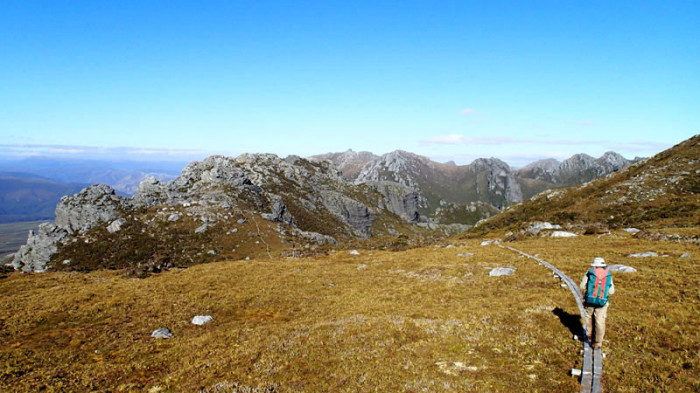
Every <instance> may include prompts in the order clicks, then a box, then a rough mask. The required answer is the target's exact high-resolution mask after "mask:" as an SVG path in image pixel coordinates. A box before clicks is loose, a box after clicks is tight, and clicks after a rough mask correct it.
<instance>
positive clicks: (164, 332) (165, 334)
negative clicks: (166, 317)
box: [151, 328, 173, 338]
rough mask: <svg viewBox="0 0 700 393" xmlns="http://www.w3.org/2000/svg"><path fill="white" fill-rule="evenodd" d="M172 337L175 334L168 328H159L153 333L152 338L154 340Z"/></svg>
mask: <svg viewBox="0 0 700 393" xmlns="http://www.w3.org/2000/svg"><path fill="white" fill-rule="evenodd" d="M172 336H173V332H171V331H170V329H168V328H159V329H156V330H154V331H153V333H151V337H153V338H170V337H172Z"/></svg>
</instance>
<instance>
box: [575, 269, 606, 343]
mask: <svg viewBox="0 0 700 393" xmlns="http://www.w3.org/2000/svg"><path fill="white" fill-rule="evenodd" d="M579 288H580V289H581V293H582V294H583V299H584V311H585V313H586V318H585V319H584V321H583V328H584V333H585V335H586V339H587V340H588V341H589V342H593V340H595V341H594V342H593V348H600V347H601V346H602V345H603V337H604V336H605V318H606V317H607V315H608V306H609V305H610V301H609V299H608V296H609V295H612V294H613V293H615V284H613V279H612V275H611V274H610V271H609V270H608V265H607V264H606V263H605V259H603V258H601V257H595V258H593V263H591V269H590V270H588V271H587V272H586V274H584V276H583V279H582V280H581V284H579ZM594 319H595V331H594V330H593V320H594ZM594 332H595V334H594Z"/></svg>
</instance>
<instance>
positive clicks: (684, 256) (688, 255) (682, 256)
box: [681, 252, 692, 258]
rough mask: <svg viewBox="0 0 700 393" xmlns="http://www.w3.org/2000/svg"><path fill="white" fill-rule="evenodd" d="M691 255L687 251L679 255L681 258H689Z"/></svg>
mask: <svg viewBox="0 0 700 393" xmlns="http://www.w3.org/2000/svg"><path fill="white" fill-rule="evenodd" d="M690 257H692V255H690V254H688V253H687V252H686V253H685V254H683V255H681V258H690Z"/></svg>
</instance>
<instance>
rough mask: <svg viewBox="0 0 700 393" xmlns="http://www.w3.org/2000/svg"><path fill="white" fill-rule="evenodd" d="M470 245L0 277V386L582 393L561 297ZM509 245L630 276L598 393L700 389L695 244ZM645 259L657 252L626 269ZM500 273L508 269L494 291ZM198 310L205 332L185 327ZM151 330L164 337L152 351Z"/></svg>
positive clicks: (571, 310) (551, 283)
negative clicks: (495, 273)
mask: <svg viewBox="0 0 700 393" xmlns="http://www.w3.org/2000/svg"><path fill="white" fill-rule="evenodd" d="M480 241H481V239H476V240H469V241H465V242H464V243H462V244H457V247H452V248H435V247H429V248H418V249H412V250H408V251H402V252H388V251H371V250H360V255H359V256H355V255H351V254H349V253H348V252H347V251H337V252H333V253H330V254H329V255H328V256H319V257H313V258H302V259H293V258H274V259H268V258H265V257H263V258H259V259H256V260H251V261H223V262H217V263H210V264H204V265H197V266H194V267H191V268H188V269H186V270H174V271H169V272H165V273H162V274H159V275H155V276H151V277H148V278H146V279H133V278H126V277H124V276H122V275H120V274H119V273H118V272H114V271H104V270H103V271H97V272H92V273H89V274H82V273H76V272H51V273H44V274H18V273H13V274H10V275H9V277H8V278H4V279H1V280H0V332H1V333H0V390H2V391H4V392H25V391H39V390H45V391H55V392H81V391H93V390H97V391H115V392H120V391H123V392H128V391H133V392H137V391H138V392H140V391H151V392H195V391H198V390H200V389H203V391H212V392H213V391H218V392H222V391H223V392H234V391H238V392H240V391H252V390H244V388H246V387H248V388H251V387H258V388H261V390H260V391H262V388H264V387H268V388H270V389H274V390H273V391H275V392H321V391H333V392H370V391H383V392H422V391H430V392H483V391H491V392H514V391H528V392H572V391H577V386H578V382H577V381H576V379H575V378H572V377H570V376H569V375H568V372H569V370H570V369H571V368H572V367H579V368H580V366H581V364H580V363H581V356H580V355H579V349H580V345H581V344H580V342H577V341H574V340H572V334H573V332H578V329H580V325H579V322H578V317H577V316H576V313H577V308H576V305H575V302H574V300H573V297H572V296H571V295H570V293H569V292H568V290H567V289H565V288H562V287H561V286H560V281H559V280H557V279H555V278H553V277H552V274H551V273H550V271H549V270H547V269H546V268H544V267H542V266H539V265H538V264H537V263H535V262H534V261H531V260H528V259H525V258H522V257H519V256H518V255H517V254H515V253H512V252H510V251H507V250H503V249H500V248H498V247H496V246H495V245H491V246H485V247H482V246H480V245H479V243H480ZM509 245H512V246H514V247H516V248H519V249H522V250H523V251H526V252H528V253H531V254H539V255H540V256H541V257H542V258H544V259H546V260H548V261H550V262H552V263H553V264H555V265H556V266H558V267H559V268H561V269H562V270H563V271H564V272H565V273H566V274H568V275H570V276H571V277H572V278H574V279H575V280H578V279H580V276H581V275H582V274H583V272H584V271H585V270H586V269H587V266H588V263H589V262H590V260H591V259H592V258H593V257H594V256H598V255H600V256H603V257H605V258H606V259H607V260H608V261H610V262H611V263H624V264H627V265H631V266H633V267H635V268H637V269H638V270H639V271H638V272H637V273H628V274H615V275H614V279H615V284H616V287H617V293H616V294H615V295H614V297H613V300H612V305H611V306H610V312H609V317H608V333H607V335H606V342H605V347H604V349H605V352H606V353H607V357H606V364H605V377H604V383H605V386H606V391H609V392H640V391H657V392H681V391H698V390H700V378H699V377H698V375H699V374H698V369H699V368H700V359H699V358H698V357H697V353H698V351H700V331H699V330H698V329H697V326H698V325H699V324H700V312H698V310H700V292H698V288H700V263H698V262H699V260H698V255H700V252H698V249H697V247H695V246H690V245H688V244H684V243H672V242H652V241H647V240H640V239H634V238H632V237H631V236H630V235H629V234H627V233H624V232H621V231H620V232H615V233H613V234H612V235H608V236H602V237H596V236H581V237H578V238H573V239H553V238H535V239H528V240H525V241H516V242H512V243H509ZM689 247H691V249H689ZM643 251H656V252H657V253H659V254H660V255H664V254H666V255H668V256H667V257H658V258H648V259H639V258H628V257H626V255H627V254H629V253H632V252H643ZM465 252H468V253H473V255H472V256H467V257H464V256H458V255H457V254H460V253H465ZM686 252H691V253H692V254H693V257H692V258H690V259H686V258H683V259H681V258H679V256H680V255H681V254H682V253H686ZM495 267H513V268H515V269H516V273H515V274H514V275H513V276H509V277H489V275H488V273H489V268H495ZM207 314H208V315H211V316H213V318H214V320H213V322H211V323H210V324H207V325H204V326H195V325H192V324H190V320H191V319H192V317H194V316H195V315H207ZM160 327H167V328H170V329H171V330H172V331H173V333H174V336H173V338H171V339H168V340H157V339H153V338H151V337H150V334H151V332H152V331H153V330H155V329H157V328H160ZM233 386H238V387H239V388H234V387H233ZM217 389H218V390H217Z"/></svg>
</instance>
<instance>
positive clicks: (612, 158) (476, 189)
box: [311, 150, 635, 224]
mask: <svg viewBox="0 0 700 393" xmlns="http://www.w3.org/2000/svg"><path fill="white" fill-rule="evenodd" d="M311 159H313V160H329V161H331V162H333V163H335V164H336V165H337V166H338V168H339V169H340V170H341V171H343V168H347V167H350V168H351V171H350V172H349V173H343V175H344V176H346V177H347V178H348V179H350V180H352V181H354V182H355V184H369V185H376V184H381V183H383V182H388V183H391V184H397V183H398V184H400V185H402V186H404V187H406V189H407V190H412V191H414V192H415V193H416V194H417V196H418V199H417V204H418V210H419V212H420V214H421V215H423V216H425V217H427V218H428V220H429V221H433V222H460V223H463V224H474V223H475V222H477V221H478V219H479V218H477V219H476V220H475V218H476V217H488V216H492V215H493V214H496V213H497V212H499V211H501V210H503V209H504V208H506V207H508V206H510V205H513V204H516V203H520V202H522V201H523V200H525V199H528V198H530V197H532V196H533V195H535V194H538V193H540V192H542V191H544V190H547V189H557V188H562V187H566V186H570V185H577V184H582V183H584V182H587V181H590V180H592V179H595V178H598V177H601V176H605V175H607V174H609V173H613V172H615V171H618V170H620V169H624V168H626V167H628V166H629V165H630V164H632V163H633V162H635V161H634V160H627V159H625V158H624V157H622V156H621V155H619V154H617V153H614V152H608V153H605V154H604V155H603V156H602V157H600V158H597V159H596V158H593V157H591V156H588V155H585V154H577V155H574V156H572V157H571V158H569V159H567V160H565V161H563V162H559V161H557V160H553V159H550V160H542V161H537V162H534V163H532V164H530V165H528V166H526V167H524V168H522V169H519V170H516V169H513V168H511V167H510V166H509V165H508V164H506V163H505V162H503V161H501V160H499V159H496V158H481V159H477V160H475V161H474V162H472V163H471V164H469V165H461V166H459V165H455V164H454V163H446V164H442V163H438V162H434V161H432V160H430V159H428V158H427V157H423V156H419V155H416V154H413V153H409V152H406V151H402V150H397V151H394V152H391V153H388V154H384V155H382V156H380V157H377V156H373V155H371V153H366V152H361V153H356V152H353V151H352V150H349V151H347V152H345V153H329V154H326V155H321V156H314V157H312V158H311ZM362 163H363V166H362V168H361V169H360V170H359V171H357V170H356V168H357V167H358V165H360V164H362ZM451 212H454V213H455V214H451ZM465 212H471V213H476V214H471V215H469V214H465Z"/></svg>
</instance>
